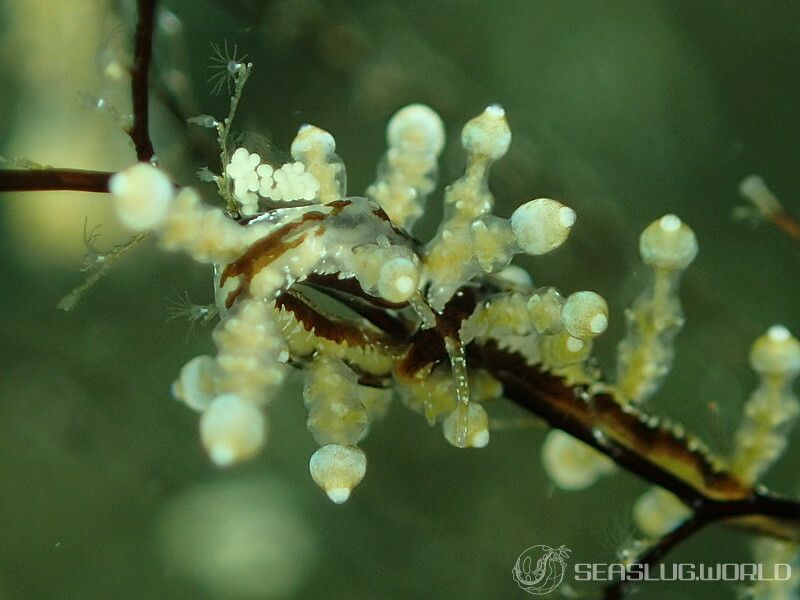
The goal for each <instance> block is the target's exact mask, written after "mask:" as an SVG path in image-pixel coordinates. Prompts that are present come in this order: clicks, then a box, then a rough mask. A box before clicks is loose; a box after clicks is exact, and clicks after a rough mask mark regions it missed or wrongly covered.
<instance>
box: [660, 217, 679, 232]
mask: <svg viewBox="0 0 800 600" xmlns="http://www.w3.org/2000/svg"><path fill="white" fill-rule="evenodd" d="M658 224H659V225H660V226H661V229H663V230H664V231H667V232H670V233H673V232H675V231H678V229H680V227H681V220H680V219H679V218H678V217H676V216H675V215H664V216H663V217H661V219H660V220H659V221H658Z"/></svg>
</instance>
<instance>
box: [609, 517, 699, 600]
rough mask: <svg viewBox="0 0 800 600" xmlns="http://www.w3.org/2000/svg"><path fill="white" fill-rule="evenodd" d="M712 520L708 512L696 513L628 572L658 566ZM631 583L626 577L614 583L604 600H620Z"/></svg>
mask: <svg viewBox="0 0 800 600" xmlns="http://www.w3.org/2000/svg"><path fill="white" fill-rule="evenodd" d="M711 520H712V519H710V518H709V514H708V513H707V512H700V511H698V512H695V513H694V514H693V515H692V516H691V517H689V518H688V519H686V520H685V521H684V522H683V523H681V524H680V525H679V526H678V527H676V528H675V529H673V530H672V531H670V532H669V533H667V534H666V535H664V536H662V537H661V539H659V540H658V541H657V542H656V543H655V544H653V546H651V547H650V549H649V550H648V551H647V552H645V553H644V554H642V555H641V556H640V557H639V558H638V559H637V560H636V561H635V562H633V563H631V564H630V565H628V568H627V572H628V573H630V572H632V571H633V569H634V568H635V569H637V570H638V569H639V568H640V567H643V566H648V567H653V566H655V565H657V564H658V563H659V562H660V561H661V559H663V558H664V556H666V554H667V553H668V552H669V551H670V550H672V549H673V548H675V547H676V546H677V545H678V544H680V543H681V542H683V541H685V540H686V539H688V538H689V537H690V536H692V535H694V534H695V533H697V532H698V531H700V529H702V528H703V527H705V526H706V525H708V524H709V523H710V522H711ZM630 583H633V582H632V581H630V580H629V579H627V578H625V577H623V578H622V579H620V580H619V581H617V582H615V583H612V584H611V585H609V586H608V587H607V588H606V590H605V594H604V595H603V600H620V599H621V598H622V595H623V593H624V591H625V588H626V586H627V585H629V584H630Z"/></svg>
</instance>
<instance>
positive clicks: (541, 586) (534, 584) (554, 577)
mask: <svg viewBox="0 0 800 600" xmlns="http://www.w3.org/2000/svg"><path fill="white" fill-rule="evenodd" d="M569 553H570V549H569V548H567V547H566V546H559V547H558V548H551V547H550V546H543V545H539V546H531V547H530V548H527V549H526V550H525V551H524V552H523V553H522V554H520V555H519V557H517V562H516V563H514V568H513V569H512V570H511V574H512V575H513V577H514V581H516V582H517V585H518V586H519V587H520V588H522V589H523V590H525V591H526V592H528V593H529V594H534V595H536V596H541V595H543V594H547V593H550V592H552V591H553V590H554V589H556V588H557V587H558V586H559V584H560V583H561V581H562V580H563V579H564V571H565V570H566V568H567V563H566V560H567V558H569Z"/></svg>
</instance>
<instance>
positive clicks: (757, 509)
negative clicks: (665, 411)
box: [470, 342, 800, 600]
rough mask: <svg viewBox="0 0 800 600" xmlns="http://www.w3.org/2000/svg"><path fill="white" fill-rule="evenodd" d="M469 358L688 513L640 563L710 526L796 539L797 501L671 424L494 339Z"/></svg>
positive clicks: (610, 592) (611, 594) (613, 589)
mask: <svg viewBox="0 0 800 600" xmlns="http://www.w3.org/2000/svg"><path fill="white" fill-rule="evenodd" d="M470 351H471V352H470V354H471V357H472V358H473V359H474V360H475V361H476V362H478V363H479V364H481V366H483V367H484V368H486V369H488V370H489V371H491V372H492V374H493V375H494V376H495V377H496V378H497V379H498V380H499V381H500V382H501V383H502V384H503V390H504V395H505V396H506V397H507V398H509V399H510V400H511V401H512V402H514V403H516V404H518V405H520V406H521V407H523V408H525V409H527V410H529V411H531V412H533V413H534V414H536V415H537V416H539V417H541V418H543V419H544V420H545V421H547V422H548V423H549V424H550V425H551V426H553V427H556V428H557V429H561V430H562V431H565V432H567V433H569V434H570V435H572V436H573V437H575V438H577V439H579V440H581V441H583V442H585V443H587V444H589V445H590V446H592V447H593V448H595V449H596V450H598V451H599V452H602V453H603V454H605V455H606V456H608V457H610V458H612V459H613V460H614V461H615V462H616V463H617V464H618V465H619V466H621V467H623V468H625V469H627V470H628V471H630V472H631V473H633V474H635V475H638V476H639V477H641V478H642V479H644V480H645V481H648V482H650V483H652V484H655V485H658V486H660V487H662V488H664V489H665V490H667V491H669V492H671V493H672V494H674V495H676V496H677V497H679V498H680V499H681V500H682V501H683V502H684V503H686V504H687V505H688V506H689V507H690V508H691V509H692V513H691V516H690V517H689V518H688V519H687V520H686V521H685V522H684V523H683V524H681V525H680V526H678V527H677V528H676V529H674V530H673V531H671V532H669V533H667V534H665V535H664V536H663V537H661V538H660V539H658V540H657V541H656V542H655V543H654V544H653V545H652V546H651V547H650V549H649V550H648V551H647V552H645V553H644V554H643V555H642V556H640V557H639V558H638V559H637V561H636V562H634V563H633V565H631V566H629V567H628V572H630V571H631V570H632V569H633V568H635V566H637V565H650V566H652V565H655V564H657V563H658V562H659V561H660V560H661V559H662V558H663V557H664V556H665V555H666V554H667V553H668V552H669V551H671V550H672V549H673V548H675V547H676V546H677V545H678V544H680V543H681V542H683V541H684V540H686V539H687V538H689V537H690V536H691V535H692V534H694V533H696V532H697V531H699V530H700V529H701V528H702V527H704V526H705V525H707V524H709V523H713V522H717V521H725V522H726V523H727V524H730V525H733V526H736V527H739V528H742V529H745V530H747V531H749V532H751V533H756V534H759V535H769V536H772V537H778V538H783V539H790V540H793V541H797V540H798V539H800V503H798V502H797V501H794V500H787V499H783V498H778V497H776V496H772V495H770V494H768V493H762V492H759V491H756V489H754V488H753V487H752V486H749V485H747V484H745V483H744V482H741V481H739V480H738V479H737V478H735V477H734V476H733V475H732V474H731V473H729V472H727V471H725V470H724V469H723V468H721V467H720V466H718V465H716V464H715V462H714V460H713V459H712V458H711V457H710V455H708V454H707V453H706V452H705V451H703V450H700V449H694V450H693V449H691V448H690V446H691V445H692V444H689V443H688V440H689V439H690V438H688V437H687V436H686V435H685V434H683V433H677V432H676V431H675V428H674V427H673V428H670V427H668V426H665V425H663V424H661V423H659V422H658V421H653V419H652V417H649V416H647V415H646V414H644V413H642V412H641V411H638V410H635V409H629V408H625V407H622V406H620V405H619V404H618V403H617V402H615V401H614V400H613V398H611V397H610V396H609V395H608V394H607V393H603V392H594V393H590V392H589V391H588V390H585V389H581V388H579V387H577V388H576V387H570V386H569V385H567V384H566V382H565V381H564V380H563V379H562V378H560V377H558V376H557V375H554V374H552V373H548V372H544V371H541V370H539V369H538V368H537V367H535V366H532V365H528V364H527V363H526V362H525V361H524V359H523V358H522V357H521V356H519V355H517V354H515V353H511V352H507V351H505V350H502V349H500V348H498V347H497V345H496V344H494V343H491V342H490V343H487V344H485V345H483V346H472V347H471V348H470ZM628 583H629V581H628V580H627V579H626V578H623V579H622V580H620V581H618V582H616V583H614V584H613V585H611V586H609V587H608V588H607V589H606V593H605V596H604V598H605V599H606V600H610V599H618V598H621V597H622V593H623V591H624V588H625V587H626V586H627V585H628Z"/></svg>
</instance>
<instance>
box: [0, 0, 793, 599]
mask: <svg viewBox="0 0 800 600" xmlns="http://www.w3.org/2000/svg"><path fill="white" fill-rule="evenodd" d="M155 5H156V2H155V0H139V2H138V9H139V18H138V23H137V26H136V37H135V56H134V61H133V65H132V68H131V97H132V103H133V124H132V126H131V128H130V131H129V135H130V137H131V139H132V140H133V143H134V147H135V149H136V155H137V158H138V160H140V161H151V160H152V159H153V156H154V150H153V144H152V141H151V139H150V134H149V123H148V118H149V107H148V91H149V85H148V77H149V69H150V62H151V57H152V43H153V29H154V18H155ZM111 175H112V173H109V172H103V171H80V170H72V169H34V170H0V191H2V192H10V191H34V190H77V191H86V192H105V191H108V180H109V178H110V176H111ZM254 259H255V257H254ZM305 285H308V286H310V287H314V288H316V289H317V290H318V291H320V292H322V293H326V294H327V295H328V296H330V297H331V298H332V299H333V300H335V301H338V302H341V303H343V304H346V305H347V306H348V307H349V308H351V309H352V310H353V311H355V312H356V313H358V314H359V315H361V316H362V317H364V319H365V322H368V323H369V324H370V327H373V328H374V329H376V330H378V331H379V332H380V334H379V338H376V337H375V334H374V332H373V333H371V334H368V333H367V332H365V331H362V330H360V329H359V328H358V327H357V326H353V325H352V324H350V325H348V324H347V323H346V322H343V321H341V320H334V319H331V318H330V316H328V315H325V314H324V313H323V312H322V310H321V309H320V308H318V307H316V306H315V305H314V304H313V303H311V302H309V301H308V300H307V299H306V298H304V296H303V294H302V293H301V292H299V291H298V290H287V291H285V292H284V293H283V294H282V295H281V296H279V298H278V300H277V304H278V306H279V307H281V308H282V309H283V310H289V311H292V312H293V313H294V314H295V316H296V318H298V319H299V320H300V321H302V322H303V323H304V326H306V327H307V328H308V329H312V328H313V329H314V331H315V333H316V334H317V335H319V336H321V337H325V336H328V337H329V338H330V339H332V340H334V341H341V340H342V339H347V341H348V343H351V344H359V343H363V344H373V343H377V344H380V345H382V346H384V347H389V346H391V347H392V348H393V349H394V350H393V352H399V353H400V355H401V356H402V359H401V361H400V365H399V367H398V370H399V371H400V372H401V374H402V371H405V373H406V374H407V375H413V374H414V373H415V372H418V371H419V370H421V369H423V368H428V367H430V366H431V365H433V364H438V363H440V362H444V361H446V351H445V344H444V339H445V338H446V337H448V336H452V335H453V332H454V331H458V329H459V327H460V323H461V320H462V319H463V318H464V317H465V316H466V315H468V314H469V312H471V311H472V310H473V309H474V307H475V306H476V305H477V302H478V299H479V298H478V297H479V295H480V293H479V292H480V291H481V290H477V289H474V288H469V289H466V288H465V289H464V290H462V291H461V292H460V293H459V294H457V295H456V297H455V298H454V300H453V301H451V303H450V304H448V306H447V307H445V310H444V312H443V314H442V315H440V316H438V317H437V326H436V327H434V328H432V329H427V330H418V331H413V330H411V329H410V324H409V322H408V321H405V320H403V319H402V318H401V317H400V316H399V311H398V309H401V308H403V307H402V306H390V305H386V304H385V303H381V301H380V300H379V299H376V298H374V297H373V296H370V295H369V294H366V293H365V292H363V290H360V288H359V286H358V285H357V282H355V281H354V280H352V279H339V278H337V277H335V276H333V277H332V276H312V277H310V278H308V279H307V280H306V282H305ZM398 349H402V350H398ZM467 355H468V358H469V361H470V364H471V365H472V366H473V367H481V368H484V369H486V370H488V371H489V372H491V373H492V374H493V375H494V377H496V378H497V379H498V380H499V381H500V382H501V383H502V384H503V389H504V395H505V396H506V397H507V398H508V399H509V400H511V401H512V402H514V403H516V404H518V405H519V406H521V407H522V408H524V409H526V410H528V411H530V412H532V413H534V414H536V415H537V416H539V417H541V418H542V419H544V420H545V421H547V422H548V423H549V424H550V425H551V426H552V427H555V428H558V429H561V430H563V431H565V432H567V433H568V434H570V435H572V436H574V437H576V438H577V439H580V440H582V441H583V442H585V443H587V444H589V445H590V446H592V447H593V448H595V449H596V450H598V451H600V452H602V453H603V454H605V455H607V456H609V457H610V458H611V459H612V460H614V461H615V462H616V463H617V464H618V465H620V466H621V467H623V468H625V469H627V470H628V471H630V472H631V473H633V474H635V475H637V476H639V477H641V478H642V479H644V480H646V481H648V482H649V483H652V484H654V485H658V486H660V487H662V488H664V489H666V490H668V491H670V492H671V493H673V494H675V495H676V496H678V497H679V498H680V499H681V500H682V501H683V502H685V503H686V504H687V505H688V506H689V507H690V508H691V509H692V511H693V512H692V515H691V516H690V517H689V518H688V519H687V520H686V521H685V522H684V523H683V524H681V525H680V526H678V527H677V528H676V529H674V530H673V531H672V532H670V533H668V534H666V535H665V536H663V537H662V538H661V539H659V540H657V541H656V542H655V543H654V544H653V545H652V546H651V548H650V549H649V550H648V551H646V552H645V553H644V554H642V555H641V556H640V557H638V559H637V561H636V563H635V564H641V565H653V564H656V563H657V562H658V561H660V560H661V559H662V558H663V557H664V556H665V555H666V554H667V553H668V552H669V551H670V550H672V549H673V548H674V547H675V546H677V545H678V544H680V543H681V542H682V541H683V540H685V539H687V538H688V537H690V536H691V535H692V534H694V533H696V532H697V531H699V530H700V529H701V528H703V527H704V526H706V525H708V524H710V523H713V522H716V521H726V522H727V523H730V524H732V525H736V526H739V527H742V528H745V529H747V530H749V531H751V532H754V533H757V534H761V535H770V536H773V537H777V538H782V539H791V540H800V502H797V501H792V500H785V499H781V498H778V497H775V496H772V495H770V494H768V493H766V492H763V491H761V490H760V489H759V490H756V489H754V488H752V487H751V486H748V485H746V484H744V483H743V482H741V481H740V480H739V479H737V478H736V477H735V476H734V475H732V474H731V473H730V472H728V471H726V470H725V469H724V468H723V467H722V466H720V465H719V464H717V463H716V462H715V461H714V460H713V458H712V457H710V455H709V454H708V453H707V452H706V451H705V450H704V449H702V447H701V446H699V445H698V444H697V443H696V440H693V439H691V438H690V437H688V436H686V435H684V434H683V433H682V432H681V431H679V430H678V429H677V428H676V427H674V426H670V425H668V424H663V423H660V422H659V421H658V420H657V419H654V418H653V417H650V416H649V415H646V414H645V413H643V412H642V411H639V410H636V409H630V408H624V407H622V406H620V405H619V404H618V403H617V402H616V401H615V400H614V398H613V397H612V396H611V395H610V394H608V393H606V392H603V391H595V389H594V388H593V389H592V390H589V389H583V388H580V387H572V386H570V385H568V384H567V383H566V382H565V381H564V380H563V379H561V378H560V377H558V376H557V375H554V374H552V373H548V372H546V371H542V370H541V369H539V368H537V367H536V366H535V365H530V364H528V363H527V362H526V361H525V360H524V358H523V357H522V356H520V355H518V354H515V353H513V352H510V351H508V350H505V349H503V348H501V347H500V346H499V345H498V344H497V343H495V342H487V343H483V344H477V343H473V344H470V345H469V346H468V348H467ZM362 383H365V384H367V385H376V386H382V385H388V382H386V381H380V380H375V381H369V380H364V381H363V382H362ZM597 389H602V388H597ZM625 585H626V582H625V581H624V580H623V581H619V582H617V583H616V584H614V585H612V586H610V587H609V588H608V589H607V590H606V594H605V597H606V598H608V599H616V598H620V597H621V595H622V593H623V590H624V587H625Z"/></svg>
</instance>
